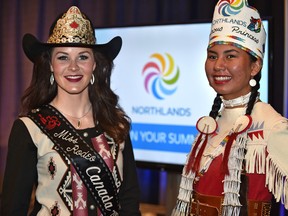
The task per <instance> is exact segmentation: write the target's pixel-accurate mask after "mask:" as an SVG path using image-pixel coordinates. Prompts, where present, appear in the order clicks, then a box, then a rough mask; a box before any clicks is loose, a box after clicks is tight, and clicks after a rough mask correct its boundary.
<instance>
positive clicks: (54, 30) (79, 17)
mask: <svg viewBox="0 0 288 216" xmlns="http://www.w3.org/2000/svg"><path fill="white" fill-rule="evenodd" d="M22 46H23V50H24V52H25V54H26V56H27V57H28V58H29V59H30V60H31V61H32V62H35V60H36V58H37V57H38V56H39V55H40V54H41V53H42V52H44V51H46V50H48V49H50V48H53V47H89V48H92V49H94V50H95V51H97V52H100V53H102V54H104V55H105V56H106V57H107V58H109V59H110V60H113V59H115V58H116V56H117V55H118V53H119V52H120V49H121V46H122V39H121V37H119V36H116V37H114V38H113V39H112V40H110V41H109V42H108V43H105V44H96V37H95V32H94V28H93V25H92V23H91V21H90V20H89V19H88V18H87V16H86V15H84V14H83V13H81V11H80V10H79V9H78V8H77V7H76V6H72V7H70V8H69V10H68V11H67V12H66V13H64V14H63V15H62V16H60V18H59V19H57V20H56V21H55V22H54V23H53V25H52V27H51V29H50V36H49V39H48V41H47V43H42V42H40V41H39V40H38V39H37V38H36V37H35V36H33V35H32V34H25V35H24V37H23V40H22Z"/></svg>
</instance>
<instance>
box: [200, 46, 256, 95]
mask: <svg viewBox="0 0 288 216" xmlns="http://www.w3.org/2000/svg"><path fill="white" fill-rule="evenodd" d="M260 69H261V62H260V60H257V61H256V62H253V61H252V59H251V57H250V55H249V54H248V53H247V52H245V51H244V50H242V49H239V48H237V47H235V46H232V45H215V46H213V47H211V48H209V49H208V51H207V59H206V62H205V71H206V76H207V79H208V81H209V84H210V86H211V87H212V88H213V89H214V90H215V91H216V92H217V93H218V94H221V95H222V96H223V97H224V99H226V100H230V99H234V98H237V97H240V96H243V95H245V94H248V93H249V92H250V91H251V87H250V85H249V80H250V79H251V78H252V77H254V76H255V75H256V74H257V73H258V72H259V71H260Z"/></svg>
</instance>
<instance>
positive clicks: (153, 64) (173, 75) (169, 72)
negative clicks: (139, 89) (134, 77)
mask: <svg viewBox="0 0 288 216" xmlns="http://www.w3.org/2000/svg"><path fill="white" fill-rule="evenodd" d="M150 59H151V61H149V62H148V63H147V64H145V65H144V67H143V69H142V75H143V76H144V86H145V90H146V92H147V93H149V94H152V95H153V96H154V97H155V98H157V99H159V100H163V99H165V98H166V97H167V96H169V95H173V94H174V93H175V92H176V90H177V86H176V84H177V81H178V79H179V76H180V70H179V68H178V67H177V66H175V63H174V59H173V58H172V56H171V55H170V54H168V53H165V56H164V55H161V54H159V53H154V54H152V55H151V56H150Z"/></svg>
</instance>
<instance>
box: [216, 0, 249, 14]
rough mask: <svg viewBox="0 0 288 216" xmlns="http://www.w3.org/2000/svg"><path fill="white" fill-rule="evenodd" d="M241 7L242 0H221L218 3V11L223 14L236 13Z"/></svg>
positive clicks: (242, 5)
mask: <svg viewBox="0 0 288 216" xmlns="http://www.w3.org/2000/svg"><path fill="white" fill-rule="evenodd" d="M243 7H244V1H243V0H222V1H220V2H219V3H218V13H219V14H222V15H223V16H230V15H236V14H238V13H239V12H240V10H241V8H243Z"/></svg>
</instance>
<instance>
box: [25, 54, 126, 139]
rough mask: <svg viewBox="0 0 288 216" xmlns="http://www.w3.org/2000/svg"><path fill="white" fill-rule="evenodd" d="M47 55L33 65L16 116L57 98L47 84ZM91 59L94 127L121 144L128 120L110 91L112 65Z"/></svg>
mask: <svg viewBox="0 0 288 216" xmlns="http://www.w3.org/2000/svg"><path fill="white" fill-rule="evenodd" d="M51 51H52V50H51V49H50V50H48V51H46V52H43V53H42V54H41V55H40V56H39V57H38V58H37V59H36V60H35V62H34V66H33V75H32V80H31V83H30V85H29V87H28V88H27V89H26V91H25V92H24V95H23V96H22V99H21V110H20V116H25V115H27V113H28V112H29V111H30V110H31V109H35V108H38V107H41V106H43V105H45V104H48V103H50V102H51V101H52V100H53V99H54V98H55V96H56V95H57V84H56V82H54V84H53V85H51V84H50V76H51V71H50V60H51V57H50V56H51ZM94 57H95V61H96V65H97V66H96V68H95V70H94V71H93V74H94V77H95V82H94V84H93V85H89V86H88V92H89V99H90V101H91V104H92V109H93V118H94V123H95V125H96V124H98V126H99V127H100V128H101V129H102V130H103V131H105V132H106V133H107V134H108V135H109V136H111V137H112V138H113V139H114V140H115V141H116V142H118V143H119V142H123V141H124V140H125V139H126V138H127V136H128V134H129V131H130V118H129V117H128V116H127V115H126V113H125V112H124V110H123V109H122V108H121V106H120V105H119V97H118V95H116V94H115V93H114V92H113V91H112V89H111V87H110V79H111V74H112V70H113V67H114V64H113V61H110V60H109V59H108V58H106V56H104V55H103V54H101V53H98V52H94Z"/></svg>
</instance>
